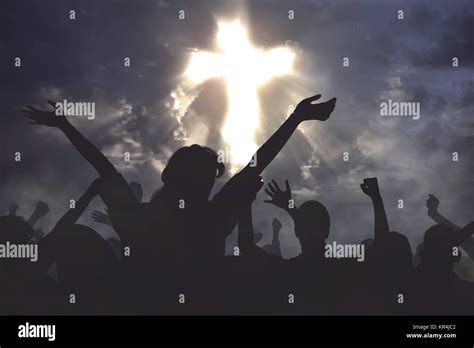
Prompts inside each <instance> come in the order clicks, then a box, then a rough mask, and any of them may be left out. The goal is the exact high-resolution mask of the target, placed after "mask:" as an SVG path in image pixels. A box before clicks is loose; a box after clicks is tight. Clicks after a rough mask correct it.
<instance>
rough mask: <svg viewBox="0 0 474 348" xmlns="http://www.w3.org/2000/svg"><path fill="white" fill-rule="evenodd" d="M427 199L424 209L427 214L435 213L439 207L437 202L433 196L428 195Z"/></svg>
mask: <svg viewBox="0 0 474 348" xmlns="http://www.w3.org/2000/svg"><path fill="white" fill-rule="evenodd" d="M428 197H429V198H428V199H427V200H426V207H427V208H428V213H430V212H433V213H434V212H437V211H438V206H439V200H438V198H436V197H435V196H433V195H431V194H430V195H428Z"/></svg>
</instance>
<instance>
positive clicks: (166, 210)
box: [24, 95, 336, 285]
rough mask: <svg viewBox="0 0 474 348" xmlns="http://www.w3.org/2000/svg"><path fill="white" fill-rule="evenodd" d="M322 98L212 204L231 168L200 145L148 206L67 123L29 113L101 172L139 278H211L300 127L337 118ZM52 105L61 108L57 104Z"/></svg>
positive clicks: (178, 155)
mask: <svg viewBox="0 0 474 348" xmlns="http://www.w3.org/2000/svg"><path fill="white" fill-rule="evenodd" d="M319 98H320V95H317V96H314V97H311V98H307V99H305V100H303V101H301V102H300V103H299V104H298V105H297V107H296V109H295V111H294V113H293V114H292V115H290V117H288V119H287V120H286V121H285V122H284V123H283V125H282V126H281V127H280V128H279V129H278V130H277V131H276V132H275V133H274V134H273V135H272V136H271V137H270V138H269V139H268V140H267V141H266V142H265V143H264V144H263V145H262V146H261V147H260V148H259V149H258V151H257V152H256V154H255V158H256V159H257V160H256V161H254V160H252V161H251V162H249V164H248V165H247V166H245V168H244V169H242V170H241V171H240V172H239V173H237V174H236V175H234V176H233V177H232V178H231V179H230V180H229V181H228V182H227V183H226V184H225V185H224V187H223V188H222V189H221V190H220V191H219V192H218V193H217V194H216V195H215V196H214V197H213V198H212V200H209V195H210V192H211V190H212V187H213V186H214V182H215V180H216V178H218V177H220V176H222V175H223V173H224V165H223V164H222V163H219V161H218V158H217V154H216V153H215V152H214V151H213V150H211V149H209V148H206V147H202V146H199V145H192V146H187V147H183V148H181V149H179V150H177V151H176V152H175V153H174V154H173V155H172V156H171V158H170V159H169V161H168V164H167V166H166V167H165V169H164V170H163V173H162V175H161V179H162V182H163V184H164V185H163V187H162V188H161V190H160V191H159V192H158V193H157V194H156V195H155V196H154V198H153V199H152V201H151V202H150V204H149V205H148V206H146V205H145V206H143V205H140V204H139V203H138V202H137V200H136V199H135V197H134V196H133V194H132V193H131V189H130V187H129V186H128V184H127V182H126V181H125V179H124V178H123V177H122V176H121V175H120V174H119V173H118V172H117V170H116V169H115V168H114V166H113V165H112V164H111V163H110V161H109V160H108V159H107V158H106V157H105V156H104V155H103V154H102V153H101V152H100V151H99V150H98V149H97V148H96V147H95V146H94V145H93V144H92V143H90V142H89V141H88V140H87V139H86V138H85V137H84V136H83V135H82V134H81V133H80V132H78V131H77V130H76V128H74V127H73V126H72V125H71V124H70V123H69V122H68V120H67V118H66V117H58V116H56V115H55V113H54V111H42V110H38V109H36V108H33V107H28V109H27V110H24V112H25V116H26V117H27V118H29V119H30V120H31V122H30V123H32V124H37V125H46V126H51V127H56V128H58V129H60V130H61V131H62V132H63V133H64V134H65V135H66V137H67V138H68V139H69V140H70V142H71V143H72V144H73V146H74V147H75V148H76V149H77V150H78V151H79V152H80V153H81V154H82V155H83V156H84V158H85V159H86V160H87V161H89V163H90V164H91V165H92V166H93V167H94V168H95V169H96V170H97V172H98V173H99V175H100V177H101V178H102V179H103V180H104V185H103V187H102V189H101V198H102V199H103V201H104V203H105V204H106V206H107V208H108V214H109V216H110V220H111V222H112V225H113V227H114V229H115V230H116V231H117V233H118V234H119V236H120V239H121V241H122V244H123V245H127V246H130V248H131V249H132V250H135V251H136V252H131V256H130V257H128V258H127V263H128V264H129V265H130V264H131V265H132V268H134V270H135V273H139V272H142V273H144V274H147V275H148V274H151V273H155V272H156V270H157V269H156V268H157V265H158V267H165V269H166V270H169V269H171V268H172V267H173V266H174V267H178V268H182V267H183V266H184V267H185V268H186V270H185V272H189V270H188V269H187V268H191V269H192V270H200V271H204V269H206V268H208V267H216V265H218V263H216V262H214V260H213V259H214V258H215V257H222V256H223V255H224V249H225V238H226V237H227V236H228V235H229V234H230V233H231V232H232V230H233V229H234V227H235V226H236V224H237V222H238V220H239V217H240V215H241V213H242V210H243V209H244V208H245V207H247V206H248V205H249V203H250V202H251V201H252V200H253V199H254V197H255V194H256V192H257V191H258V190H259V189H260V187H261V178H260V174H261V173H262V171H263V170H264V169H265V168H266V167H267V166H268V164H269V163H270V162H271V161H272V160H273V159H274V158H275V157H276V156H277V154H278V153H279V152H280V150H281V149H282V148H283V146H284V145H285V143H286V142H287V141H288V139H289V138H290V137H291V135H292V134H293V132H294V131H295V130H296V128H297V127H298V125H299V124H300V123H302V122H304V121H306V120H319V121H325V120H326V119H328V118H329V116H330V115H331V113H332V111H333V110H334V108H335V104H336V99H335V98H333V99H331V100H329V101H327V102H324V103H320V104H313V102H314V101H316V100H318V99H319ZM50 104H51V105H53V106H55V103H54V102H50ZM166 270H165V271H166ZM137 271H138V272H137ZM132 273H134V272H133V271H132ZM173 273H176V272H173ZM144 274H142V275H141V276H142V278H143V276H144ZM193 283H194V284H199V282H196V281H194V282H193ZM162 284H163V282H160V285H162Z"/></svg>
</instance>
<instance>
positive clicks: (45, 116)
mask: <svg viewBox="0 0 474 348" xmlns="http://www.w3.org/2000/svg"><path fill="white" fill-rule="evenodd" d="M48 104H49V105H51V106H52V107H53V108H54V110H52V111H45V110H39V109H36V108H34V107H32V106H29V105H28V106H27V109H23V114H24V116H25V117H26V118H29V119H30V120H31V121H30V122H28V123H29V124H36V125H42V126H48V127H60V126H61V125H63V124H64V123H66V122H67V120H66V117H64V116H58V115H56V113H55V111H56V103H55V102H53V101H51V100H48Z"/></svg>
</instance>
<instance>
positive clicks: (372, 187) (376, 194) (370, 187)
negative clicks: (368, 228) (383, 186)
mask: <svg viewBox="0 0 474 348" xmlns="http://www.w3.org/2000/svg"><path fill="white" fill-rule="evenodd" d="M360 188H361V189H362V191H363V192H364V193H365V194H366V195H367V196H369V197H370V199H371V200H372V203H373V206H374V215H375V224H374V234H375V241H377V240H382V239H383V238H385V237H386V236H387V234H388V233H389V232H390V231H389V228H388V221H387V215H386V214H385V207H384V205H383V200H382V196H381V195H380V190H379V184H378V182H377V178H367V179H364V182H363V183H362V184H360Z"/></svg>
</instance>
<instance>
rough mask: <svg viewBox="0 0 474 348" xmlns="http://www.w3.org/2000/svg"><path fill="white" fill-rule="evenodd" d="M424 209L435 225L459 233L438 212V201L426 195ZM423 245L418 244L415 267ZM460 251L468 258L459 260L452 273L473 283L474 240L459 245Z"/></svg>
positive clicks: (456, 228)
mask: <svg viewBox="0 0 474 348" xmlns="http://www.w3.org/2000/svg"><path fill="white" fill-rule="evenodd" d="M426 207H427V208H428V216H429V217H431V218H432V219H433V220H434V221H435V222H436V223H437V224H440V225H445V226H448V227H450V228H451V229H452V230H453V231H459V230H460V227H459V226H457V225H455V224H454V223H452V222H451V221H450V220H448V219H447V218H446V217H445V216H443V215H442V214H441V213H440V212H439V211H438V207H439V200H438V198H436V197H435V196H434V195H432V194H430V195H428V199H427V201H426ZM423 248H424V245H423V243H420V244H418V246H417V248H416V254H415V265H419V264H420V262H421V253H422V251H423ZM461 248H462V251H463V252H465V253H466V254H467V255H468V256H466V257H464V258H461V260H460V261H459V262H457V263H456V264H455V265H454V271H455V272H456V273H457V274H458V275H459V276H460V277H461V278H462V279H464V280H467V281H473V280H474V278H473V276H474V274H473V270H474V268H473V266H474V260H473V256H474V238H467V239H466V240H465V241H464V242H463V243H462V245H461Z"/></svg>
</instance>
